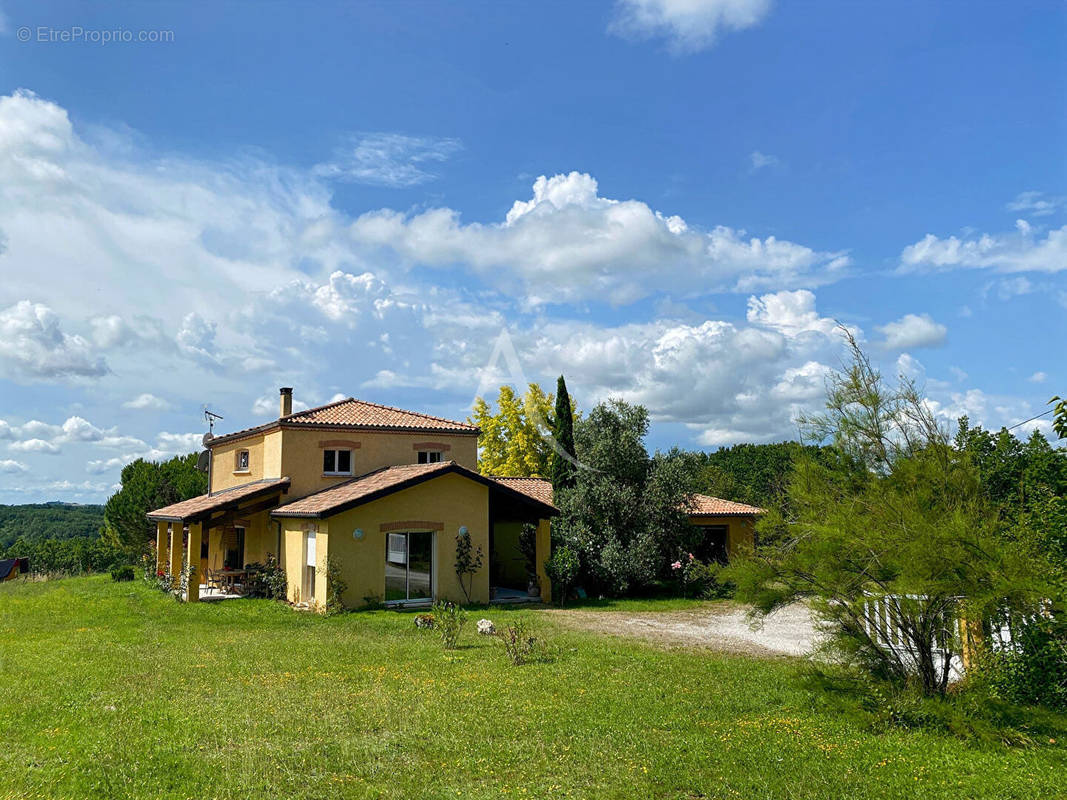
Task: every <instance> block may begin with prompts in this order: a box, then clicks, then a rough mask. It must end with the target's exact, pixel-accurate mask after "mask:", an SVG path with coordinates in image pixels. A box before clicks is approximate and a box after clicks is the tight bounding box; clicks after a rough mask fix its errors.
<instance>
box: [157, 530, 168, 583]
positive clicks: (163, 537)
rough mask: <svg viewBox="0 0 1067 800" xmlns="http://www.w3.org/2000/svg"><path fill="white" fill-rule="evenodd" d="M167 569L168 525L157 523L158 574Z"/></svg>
mask: <svg viewBox="0 0 1067 800" xmlns="http://www.w3.org/2000/svg"><path fill="white" fill-rule="evenodd" d="M166 569H167V523H166V522H163V521H159V522H157V523H156V572H165V571H166Z"/></svg>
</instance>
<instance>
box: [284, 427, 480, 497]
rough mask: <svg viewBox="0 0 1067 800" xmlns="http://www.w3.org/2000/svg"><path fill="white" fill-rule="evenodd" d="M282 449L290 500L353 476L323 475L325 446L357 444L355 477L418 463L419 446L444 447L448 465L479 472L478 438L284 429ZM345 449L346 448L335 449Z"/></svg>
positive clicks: (331, 429)
mask: <svg viewBox="0 0 1067 800" xmlns="http://www.w3.org/2000/svg"><path fill="white" fill-rule="evenodd" d="M281 434H282V448H281V474H282V475H287V476H289V478H290V479H291V480H292V486H290V488H289V497H290V498H296V497H303V496H304V495H307V494H311V493H312V492H317V491H319V490H320V489H325V488H327V487H329V486H333V485H334V484H336V483H339V482H340V481H343V480H347V478H348V477H350V476H344V477H335V476H328V475H323V473H322V451H323V449H324V447H323V446H322V443H323V442H334V441H337V442H354V443H355V442H358V443H359V447H354V448H352V474H353V475H364V474H366V473H368V472H372V471H374V470H376V469H380V468H382V467H390V466H396V465H398V464H416V463H418V460H419V458H418V456H419V453H418V450H417V449H416V448H415V445H416V444H427V443H435V444H444V445H448V446H449V448H450V449H448V450H445V451H444V455H443V456H442V457H443V459H444V460H445V461H455V462H456V463H458V464H460V465H462V466H464V467H468V468H469V469H477V466H478V443H477V437H475V436H456V435H452V436H446V435H443V434H435V433H431V434H427V433H399V432H394V431H352V430H344V429H340V428H323V429H321V430H320V429H318V428H316V429H314V430H311V429H307V428H284V429H282V431H281ZM336 447H342V448H343V445H336Z"/></svg>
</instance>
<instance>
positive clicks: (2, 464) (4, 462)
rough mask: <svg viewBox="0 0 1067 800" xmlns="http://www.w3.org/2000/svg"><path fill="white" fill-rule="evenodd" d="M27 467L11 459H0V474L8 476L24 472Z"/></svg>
mask: <svg viewBox="0 0 1067 800" xmlns="http://www.w3.org/2000/svg"><path fill="white" fill-rule="evenodd" d="M26 470H27V467H26V465H25V464H23V463H22V462H21V461H15V460H14V459H11V458H4V459H0V472H5V473H7V474H9V475H11V474H15V473H19V472H26Z"/></svg>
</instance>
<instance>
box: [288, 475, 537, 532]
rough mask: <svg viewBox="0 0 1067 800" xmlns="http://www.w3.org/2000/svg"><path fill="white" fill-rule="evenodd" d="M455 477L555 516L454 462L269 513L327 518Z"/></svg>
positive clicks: (361, 481)
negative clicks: (423, 484)
mask: <svg viewBox="0 0 1067 800" xmlns="http://www.w3.org/2000/svg"><path fill="white" fill-rule="evenodd" d="M447 474H457V475H461V476H463V477H465V478H468V479H470V480H473V481H476V482H477V483H481V484H483V485H485V486H489V487H490V489H494V490H497V491H503V492H506V493H507V494H508V495H510V496H512V497H513V498H515V499H517V500H520V501H523V502H526V503H530V504H533V505H536V506H537V507H539V509H540V510H542V511H543V512H545V515H546V516H551V515H554V514H556V513H557V512H556V508H555V506H553V505H552V504H551V503H546V502H544V501H543V500H540V499H538V498H536V497H534V496H532V495H529V494H526V493H525V492H522V491H519V490H517V489H516V488H513V487H511V486H508V485H507V484H504V483H500V482H498V481H496V480H493V479H492V478H487V477H485V476H484V475H480V474H478V473H477V472H474V471H473V470H469V469H467V468H466V467H462V466H460V465H459V464H457V463H456V462H455V461H439V462H437V463H436V464H403V465H400V466H396V467H382V468H381V469H378V470H375V471H374V472H369V473H367V474H366V475H361V476H359V477H358V478H353V479H351V480H348V481H345V482H344V483H339V484H337V485H336V486H331V487H329V488H328V489H323V490H321V491H318V492H315V493H314V494H309V495H307V496H306V497H301V498H300V499H299V500H294V501H293V502H291V503H286V504H285V505H283V506H280V507H279V508H276V509H274V510H273V511H272V512H271V516H272V517H317V518H322V517H330V516H333V515H334V514H340V513H341V512H342V511H347V510H348V509H350V508H355V507H356V506H360V505H363V504H364V503H369V502H371V501H373V500H377V499H378V498H379V497H384V496H386V495H389V494H392V493H394V492H399V491H401V490H402V489H407V488H409V487H411V486H415V485H417V484H420V483H423V482H425V481H428V480H431V479H433V478H438V477H440V476H442V475H447Z"/></svg>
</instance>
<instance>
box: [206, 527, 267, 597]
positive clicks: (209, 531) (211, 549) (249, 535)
mask: <svg viewBox="0 0 1067 800" xmlns="http://www.w3.org/2000/svg"><path fill="white" fill-rule="evenodd" d="M242 523H245V524H242ZM210 524H211V523H207V522H206V523H204V536H205V537H206V538H207V543H208V545H207V559H206V560H201V562H200V564H201V568H202V569H201V578H200V582H201V583H203V582H204V573H203V570H207V569H211V570H216V569H222V564H223V559H224V558H225V556H226V554H225V553H224V552H223V551H222V528H208V525H210ZM233 524H234V525H236V526H238V527H243V528H244V529H245V558H244V563H245V564H251V563H253V562H259V563H261V564H263V563H266V561H267V554H268V553H274V554H275V555H278V532H277V526H276V525H275V524H274V520H272V519H271V518H270V512H269V511H259V512H257V513H255V514H251V515H248V516H246V517H244V518H239V519H237V520H236V521H235V522H234V523H233ZM241 566H244V564H242V565H241Z"/></svg>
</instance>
